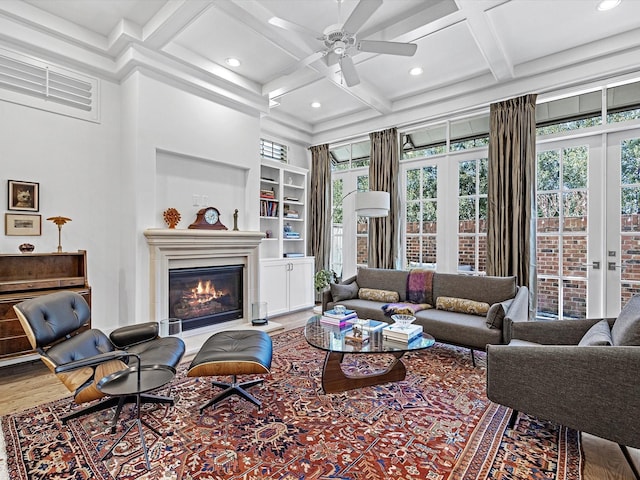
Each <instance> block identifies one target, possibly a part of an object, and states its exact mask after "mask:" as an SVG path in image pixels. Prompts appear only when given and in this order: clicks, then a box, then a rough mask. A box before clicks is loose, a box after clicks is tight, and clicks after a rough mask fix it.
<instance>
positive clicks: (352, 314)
mask: <svg viewBox="0 0 640 480" xmlns="http://www.w3.org/2000/svg"><path fill="white" fill-rule="evenodd" d="M354 318H358V314H357V313H356V311H355V310H345V311H344V313H338V312H336V311H335V310H327V311H325V312H324V313H323V314H322V318H320V322H321V323H326V324H328V325H338V326H340V327H344V326H346V325H347V323H348V322H347V320H350V319H354Z"/></svg>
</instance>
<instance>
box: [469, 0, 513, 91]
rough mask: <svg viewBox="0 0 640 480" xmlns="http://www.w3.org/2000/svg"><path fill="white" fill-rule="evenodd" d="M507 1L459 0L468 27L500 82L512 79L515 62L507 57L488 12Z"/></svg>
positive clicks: (494, 75)
mask: <svg viewBox="0 0 640 480" xmlns="http://www.w3.org/2000/svg"><path fill="white" fill-rule="evenodd" d="M505 2H506V0H502V1H495V0H494V1H477V0H458V3H459V4H460V6H461V11H462V13H463V14H464V15H465V17H466V25H467V28H469V32H470V33H471V36H472V37H473V39H474V41H475V42H476V45H477V46H478V49H479V50H480V53H481V54H482V56H483V58H484V59H485V61H486V62H487V66H488V67H489V70H490V71H491V73H492V74H493V77H494V78H495V79H496V80H497V81H499V82H502V81H507V80H511V79H513V78H514V77H515V74H514V71H513V64H512V62H511V61H510V60H509V58H508V57H507V54H506V53H505V49H504V47H503V46H502V43H501V42H500V40H499V37H498V35H497V34H496V32H495V26H494V25H493V23H492V22H491V20H490V19H489V17H488V15H487V12H488V11H489V10H491V9H492V8H495V7H496V6H498V5H501V4H503V3H505Z"/></svg>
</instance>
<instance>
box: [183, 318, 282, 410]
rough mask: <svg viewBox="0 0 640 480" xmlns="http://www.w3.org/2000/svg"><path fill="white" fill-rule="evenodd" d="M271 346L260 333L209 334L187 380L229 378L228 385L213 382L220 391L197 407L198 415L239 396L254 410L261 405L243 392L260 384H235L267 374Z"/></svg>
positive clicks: (244, 331)
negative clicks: (250, 376) (240, 379)
mask: <svg viewBox="0 0 640 480" xmlns="http://www.w3.org/2000/svg"><path fill="white" fill-rule="evenodd" d="M272 352H273V346H272V343H271V337H270V336H269V335H268V334H266V333H265V332H263V331H261V330H232V331H228V332H219V333H215V334H213V335H212V336H211V337H209V338H208V339H207V341H206V342H204V345H202V348H200V351H199V352H198V353H197V354H196V356H195V358H194V359H193V361H192V362H191V365H190V366H189V371H188V372H187V376H189V377H209V376H218V375H231V376H232V377H233V380H232V382H231V383H224V382H216V381H213V382H212V384H213V385H214V386H216V387H221V388H224V389H225V390H223V391H222V392H221V393H219V394H218V395H217V396H215V397H214V398H212V399H211V400H209V401H208V402H206V403H204V404H203V405H202V406H201V407H200V413H202V411H203V410H204V409H205V408H207V407H209V406H210V405H214V404H216V403H218V402H219V401H221V400H223V399H225V398H227V397H228V396H230V395H240V396H241V397H244V398H245V399H247V400H249V401H250V402H252V403H254V404H256V405H257V406H258V408H259V407H260V406H261V405H262V404H261V403H260V401H258V400H257V399H256V398H255V397H254V396H253V395H251V394H250V393H249V392H247V391H246V390H245V389H246V388H249V387H253V386H254V385H259V384H260V383H262V382H263V381H264V380H263V379H259V380H252V381H249V382H243V383H238V381H237V379H236V376H237V375H246V374H264V373H269V369H270V368H271V356H272Z"/></svg>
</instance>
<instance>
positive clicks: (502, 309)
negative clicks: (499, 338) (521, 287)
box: [487, 298, 513, 328]
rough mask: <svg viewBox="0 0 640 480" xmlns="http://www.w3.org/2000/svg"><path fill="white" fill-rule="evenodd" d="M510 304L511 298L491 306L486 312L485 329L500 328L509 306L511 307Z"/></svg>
mask: <svg viewBox="0 0 640 480" xmlns="http://www.w3.org/2000/svg"><path fill="white" fill-rule="evenodd" d="M512 302H513V298H511V299H509V300H505V301H504V302H498V303H494V304H493V305H491V307H490V308H489V311H488V312H487V327H489V328H502V321H503V320H504V317H505V316H506V315H507V310H509V306H511V303H512Z"/></svg>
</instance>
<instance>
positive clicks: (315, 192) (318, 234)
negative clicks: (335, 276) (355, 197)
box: [307, 145, 331, 272]
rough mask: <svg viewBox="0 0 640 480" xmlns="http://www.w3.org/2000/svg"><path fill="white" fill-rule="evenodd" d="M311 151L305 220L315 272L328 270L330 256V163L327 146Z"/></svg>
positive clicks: (320, 146)
mask: <svg viewBox="0 0 640 480" xmlns="http://www.w3.org/2000/svg"><path fill="white" fill-rule="evenodd" d="M309 150H311V191H310V192H309V211H308V212H307V219H308V222H307V223H308V225H309V227H308V228H309V232H308V233H309V235H308V242H307V250H308V254H309V255H313V256H314V257H315V267H316V272H318V271H320V270H324V269H329V260H330V255H331V161H330V159H329V145H316V146H314V147H310V148H309Z"/></svg>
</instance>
